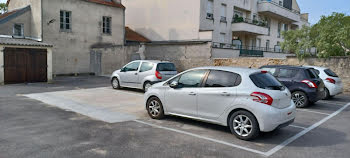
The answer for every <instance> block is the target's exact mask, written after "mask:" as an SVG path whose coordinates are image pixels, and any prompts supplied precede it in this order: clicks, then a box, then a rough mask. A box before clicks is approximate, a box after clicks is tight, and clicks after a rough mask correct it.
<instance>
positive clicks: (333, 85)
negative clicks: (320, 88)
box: [306, 66, 343, 99]
mask: <svg viewBox="0 0 350 158" xmlns="http://www.w3.org/2000/svg"><path fill="white" fill-rule="evenodd" d="M306 67H312V68H314V69H315V70H316V73H317V74H318V75H319V76H320V78H321V79H322V80H323V82H324V84H325V87H326V89H325V93H326V94H325V99H329V98H331V97H334V96H336V95H338V94H341V93H343V83H342V81H341V79H340V78H339V77H338V75H337V74H336V73H334V72H333V71H332V70H331V69H328V68H325V67H317V66H306Z"/></svg>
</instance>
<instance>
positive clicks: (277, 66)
mask: <svg viewBox="0 0 350 158" xmlns="http://www.w3.org/2000/svg"><path fill="white" fill-rule="evenodd" d="M261 68H297V69H309V67H303V66H293V65H266V66H262V67H261Z"/></svg>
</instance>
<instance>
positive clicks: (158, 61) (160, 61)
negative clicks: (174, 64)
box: [132, 60, 171, 64]
mask: <svg viewBox="0 0 350 158" xmlns="http://www.w3.org/2000/svg"><path fill="white" fill-rule="evenodd" d="M137 61H138V62H151V63H156V64H157V63H171V62H169V61H162V60H134V61H132V62H137Z"/></svg>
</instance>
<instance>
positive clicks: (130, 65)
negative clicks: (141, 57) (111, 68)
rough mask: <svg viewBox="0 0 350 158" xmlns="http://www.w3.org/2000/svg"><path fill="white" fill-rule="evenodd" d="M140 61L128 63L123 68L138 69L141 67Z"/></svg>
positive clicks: (127, 69) (128, 69) (125, 69)
mask: <svg viewBox="0 0 350 158" xmlns="http://www.w3.org/2000/svg"><path fill="white" fill-rule="evenodd" d="M139 65H140V62H133V63H130V64H128V65H126V66H125V67H124V68H123V70H124V71H125V72H127V71H137V70H138V69H139Z"/></svg>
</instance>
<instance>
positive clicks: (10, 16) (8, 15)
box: [0, 6, 30, 24]
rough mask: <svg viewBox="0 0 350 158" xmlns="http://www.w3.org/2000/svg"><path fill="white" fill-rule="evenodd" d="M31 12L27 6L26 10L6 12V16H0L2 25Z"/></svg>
mask: <svg viewBox="0 0 350 158" xmlns="http://www.w3.org/2000/svg"><path fill="white" fill-rule="evenodd" d="M29 10H30V6H26V7H24V8H20V9H16V10H12V11H9V12H6V13H4V14H1V15H0V24H3V23H6V22H7V21H9V20H11V19H13V18H16V17H17V16H20V15H22V14H24V13H25V12H27V11H29Z"/></svg>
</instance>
